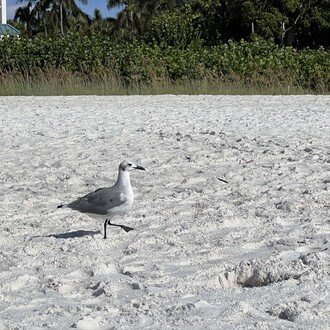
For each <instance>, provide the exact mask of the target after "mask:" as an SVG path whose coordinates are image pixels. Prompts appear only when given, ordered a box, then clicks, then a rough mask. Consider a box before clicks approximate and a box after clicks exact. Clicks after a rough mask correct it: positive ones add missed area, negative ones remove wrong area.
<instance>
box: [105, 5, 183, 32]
mask: <svg viewBox="0 0 330 330" xmlns="http://www.w3.org/2000/svg"><path fill="white" fill-rule="evenodd" d="M183 2H184V1H183V0H107V8H108V9H109V10H110V9H113V8H122V10H121V11H120V12H119V14H118V16H117V19H116V25H115V29H114V32H115V33H116V34H119V35H120V36H124V35H126V36H129V37H134V36H141V35H143V33H144V32H145V31H146V29H147V28H148V25H149V22H150V21H151V19H152V18H153V17H154V16H155V15H156V14H157V13H159V12H160V11H162V10H165V9H173V8H174V7H175V6H176V5H179V4H182V3H183Z"/></svg>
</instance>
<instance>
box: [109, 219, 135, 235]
mask: <svg viewBox="0 0 330 330" xmlns="http://www.w3.org/2000/svg"><path fill="white" fill-rule="evenodd" d="M108 225H109V226H115V227H120V228H122V229H124V230H125V231H126V233H128V232H129V231H131V230H134V228H131V227H128V226H124V225H117V224H115V223H111V222H110V220H108Z"/></svg>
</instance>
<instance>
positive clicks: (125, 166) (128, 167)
mask: <svg viewBox="0 0 330 330" xmlns="http://www.w3.org/2000/svg"><path fill="white" fill-rule="evenodd" d="M119 169H120V170H122V171H132V170H143V171H144V170H145V168H144V167H142V166H140V165H136V164H134V163H132V162H130V161H127V160H124V161H123V162H121V163H120V165H119Z"/></svg>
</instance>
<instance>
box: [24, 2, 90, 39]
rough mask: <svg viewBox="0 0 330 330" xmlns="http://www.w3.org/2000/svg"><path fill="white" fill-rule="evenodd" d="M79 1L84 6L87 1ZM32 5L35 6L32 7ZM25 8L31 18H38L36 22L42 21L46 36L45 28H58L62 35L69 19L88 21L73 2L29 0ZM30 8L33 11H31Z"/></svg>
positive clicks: (67, 26) (86, 16) (68, 25)
mask: <svg viewBox="0 0 330 330" xmlns="http://www.w3.org/2000/svg"><path fill="white" fill-rule="evenodd" d="M18 1H20V2H23V1H26V0H18ZM79 1H80V2H81V3H82V4H85V5H86V4H87V2H88V0H79ZM33 4H35V6H34V7H33ZM27 6H29V8H30V10H31V12H33V16H34V17H37V18H38V20H37V21H38V22H40V21H43V27H44V31H45V34H46V35H47V33H48V32H47V26H48V27H52V28H54V27H55V26H59V30H60V34H61V35H64V31H65V30H66V29H68V28H69V27H70V23H69V18H70V17H81V18H82V19H84V20H85V21H86V22H87V21H88V15H87V14H85V13H84V12H83V11H82V10H81V9H80V8H79V7H78V6H77V4H76V1H75V0H30V1H29V2H28V5H27ZM32 7H33V9H31V8H32ZM23 8H24V7H23ZM19 9H20V8H19ZM34 23H36V22H34Z"/></svg>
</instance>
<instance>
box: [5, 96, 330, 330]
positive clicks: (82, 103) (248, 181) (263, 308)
mask: <svg viewBox="0 0 330 330" xmlns="http://www.w3.org/2000/svg"><path fill="white" fill-rule="evenodd" d="M329 105H330V97H329V96H287V97H282V96H274V97H272V96H251V97H249V96H241V97H239V96H233V97H232V96H170V95H166V96H139V97H135V96H134V97H133V96H132V97H81V96H79V97H47V98H46V97H8V98H7V97H2V98H0V114H1V126H0V136H1V151H0V153H1V165H0V166H1V167H0V180H1V192H0V201H1V215H0V228H1V240H0V242H1V243H0V269H1V273H0V329H42V328H54V329H67V328H69V327H71V326H73V327H76V328H79V329H165V328H172V329H174V328H178V329H254V328H256V329H270V328H272V329H275V328H276V329H318V330H319V329H326V328H327V325H328V322H329V319H328V316H327V312H328V306H329V305H328V301H327V290H328V284H327V281H326V278H327V265H328V257H327V254H328V250H327V249H328V236H327V235H328V227H327V221H328V220H329V218H330V217H329V201H330V196H329V184H330V172H329V158H328V157H329V144H330V127H329V126H330V123H329V122H330V111H329V108H330V107H329ZM327 152H328V154H327ZM126 158H127V159H130V160H132V161H135V162H136V163H138V164H140V165H142V166H144V167H145V168H146V169H147V171H146V172H145V173H144V172H140V171H136V172H134V173H132V176H131V177H132V184H133V188H134V190H135V195H136V196H135V197H136V199H135V205H134V207H133V210H132V211H131V212H130V213H128V214H127V215H126V216H125V217H124V218H122V219H120V218H117V219H116V220H117V221H116V222H117V223H121V224H126V225H128V226H132V227H134V228H135V229H136V230H135V231H131V232H129V233H125V232H124V231H123V230H121V229H119V228H113V227H109V232H108V234H109V239H108V240H103V239H102V233H101V231H102V228H103V227H102V225H103V223H102V222H100V221H97V220H95V219H92V218H89V217H88V216H85V215H83V214H80V213H77V212H74V211H71V210H68V209H66V210H63V209H57V208H56V206H57V205H58V204H60V203H61V202H68V201H71V200H73V199H75V198H77V197H79V196H81V195H82V194H85V193H88V192H90V191H92V190H94V189H96V188H98V187H104V186H110V185H112V184H113V183H114V180H115V179H116V175H117V166H118V164H119V162H120V161H121V160H123V159H126ZM218 178H220V179H225V180H227V181H228V182H229V183H228V184H226V183H224V182H222V181H220V180H218Z"/></svg>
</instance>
